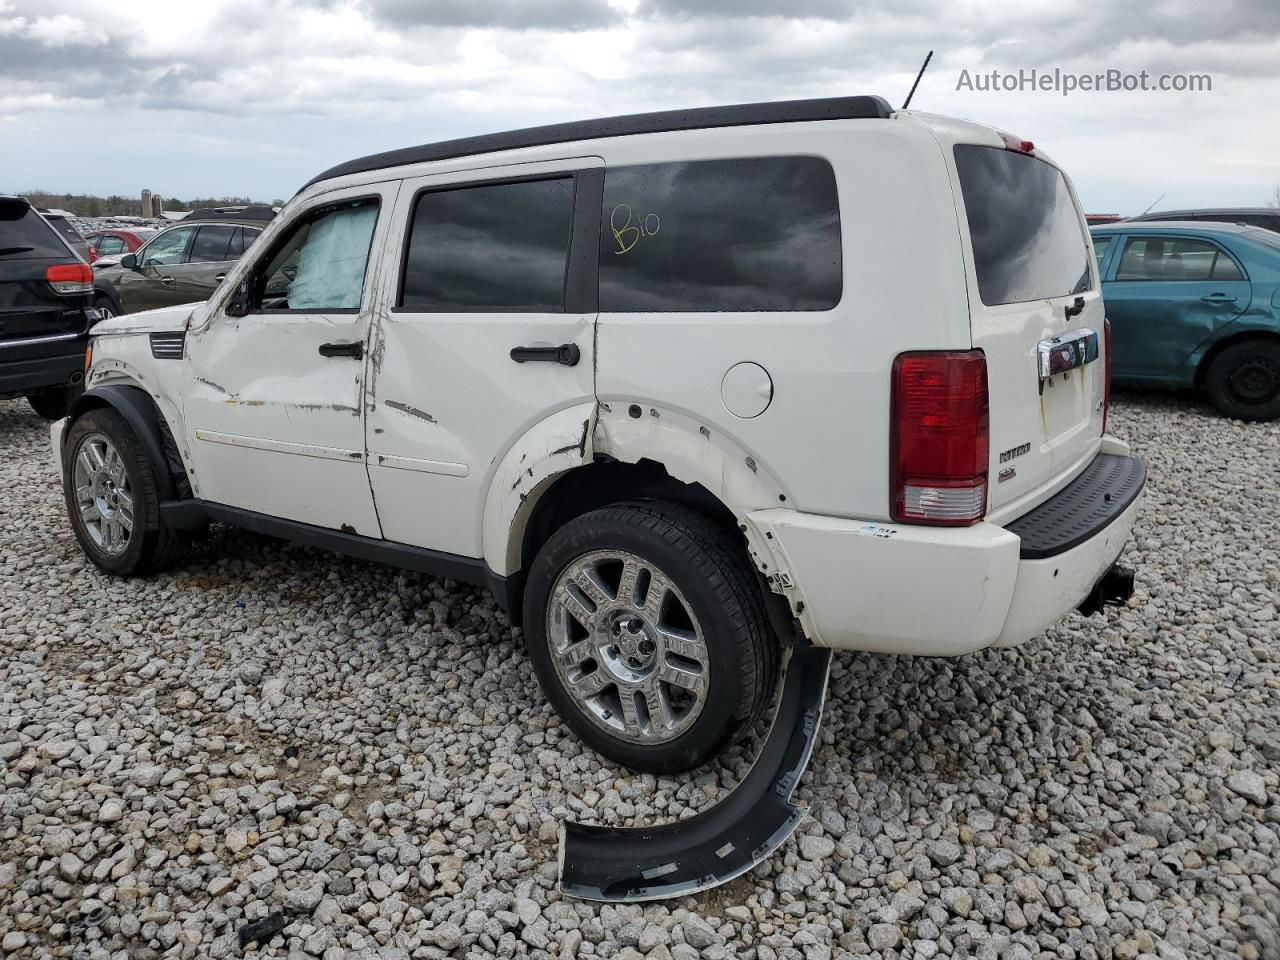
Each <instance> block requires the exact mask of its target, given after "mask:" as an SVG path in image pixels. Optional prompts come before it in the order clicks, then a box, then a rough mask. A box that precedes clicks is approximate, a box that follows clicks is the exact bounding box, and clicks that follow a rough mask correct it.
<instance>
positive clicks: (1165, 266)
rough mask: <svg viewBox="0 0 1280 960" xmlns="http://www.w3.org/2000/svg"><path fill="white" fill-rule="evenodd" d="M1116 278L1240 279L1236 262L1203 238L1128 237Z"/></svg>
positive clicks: (1162, 279) (1161, 279)
mask: <svg viewBox="0 0 1280 960" xmlns="http://www.w3.org/2000/svg"><path fill="white" fill-rule="evenodd" d="M1116 279H1117V280H1130V281H1132V280H1160V281H1165V280H1240V279H1242V277H1241V274H1240V268H1239V267H1238V266H1236V262H1235V261H1234V260H1232V259H1231V258H1230V257H1229V256H1227V255H1226V254H1225V253H1223V252H1222V251H1221V250H1219V249H1218V247H1217V246H1216V245H1215V244H1212V243H1209V242H1208V241H1207V240H1193V239H1190V238H1188V237H1130V238H1129V242H1128V243H1126V244H1125V248H1124V253H1123V254H1122V255H1121V257H1120V266H1119V268H1118V269H1117V270H1116Z"/></svg>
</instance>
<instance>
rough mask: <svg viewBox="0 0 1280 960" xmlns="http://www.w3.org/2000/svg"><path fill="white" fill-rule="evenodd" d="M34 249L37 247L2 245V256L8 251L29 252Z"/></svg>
mask: <svg viewBox="0 0 1280 960" xmlns="http://www.w3.org/2000/svg"><path fill="white" fill-rule="evenodd" d="M34 249H35V247H0V257H3V256H4V255H5V254H6V253H29V252H31V251H32V250H34Z"/></svg>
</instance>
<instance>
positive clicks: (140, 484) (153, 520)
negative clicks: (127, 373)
mask: <svg viewBox="0 0 1280 960" xmlns="http://www.w3.org/2000/svg"><path fill="white" fill-rule="evenodd" d="M63 449H64V450H65V451H66V454H65V456H64V457H63V468H62V470H63V477H62V490H63V495H64V497H65V499H66V503H67V516H68V517H69V518H70V520H71V528H72V529H73V530H74V531H75V535H76V539H77V540H79V541H80V547H81V549H83V550H84V552H85V555H86V556H88V558H89V559H90V560H92V561H93V562H94V563H95V564H96V565H97V566H98V567H100V568H101V569H103V570H105V571H106V572H107V573H113V574H116V575H117V576H125V577H128V576H135V575H138V574H144V573H150V572H152V571H154V570H158V569H161V568H163V567H165V566H167V565H168V564H169V563H170V562H172V560H173V558H174V557H175V556H176V555H177V553H178V551H179V550H180V549H181V545H182V544H181V541H180V540H179V539H178V538H177V537H176V536H174V534H173V533H172V532H171V531H170V530H169V529H168V528H167V527H166V526H165V525H164V524H163V523H162V522H161V520H160V498H159V495H158V494H157V493H156V481H155V474H154V472H153V471H152V469H151V464H150V463H149V462H148V460H147V458H146V456H145V455H144V454H143V452H142V448H141V446H140V445H139V443H138V440H137V437H136V436H135V435H134V432H133V429H132V428H131V427H130V426H129V424H128V422H127V421H126V420H125V419H124V418H123V417H122V416H120V414H118V413H116V412H115V411H114V410H111V409H105V408H98V409H95V410H90V411H89V412H88V413H86V414H85V415H84V416H82V417H80V418H79V419H77V420H76V421H75V422H74V423H73V424H72V425H71V427H70V429H69V430H68V431H67V434H66V438H65V440H64V447H63ZM130 502H131V503H132V509H131V510H130V509H128V507H127V506H126V504H127V503H130Z"/></svg>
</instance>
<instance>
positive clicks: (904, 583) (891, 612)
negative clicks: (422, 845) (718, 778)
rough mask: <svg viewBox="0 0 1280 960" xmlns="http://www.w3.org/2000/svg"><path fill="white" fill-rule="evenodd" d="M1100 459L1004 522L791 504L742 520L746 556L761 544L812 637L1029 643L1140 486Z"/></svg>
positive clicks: (1125, 514) (1094, 573) (1106, 562)
mask: <svg viewBox="0 0 1280 960" xmlns="http://www.w3.org/2000/svg"><path fill="white" fill-rule="evenodd" d="M1104 456H1105V455H1104ZM1110 460H1111V461H1125V462H1124V463H1116V462H1105V461H1102V462H1095V464H1091V465H1090V467H1089V468H1088V469H1086V471H1085V472H1084V473H1083V474H1082V475H1081V477H1080V478H1077V480H1075V481H1072V483H1071V484H1069V485H1068V486H1067V487H1066V488H1064V489H1063V490H1062V491H1061V492H1060V493H1059V494H1057V495H1056V496H1055V497H1052V498H1051V499H1050V500H1048V501H1046V502H1045V503H1044V504H1042V505H1041V506H1040V507H1038V508H1037V509H1036V510H1034V511H1032V512H1031V513H1029V514H1028V515H1027V516H1026V517H1023V518H1019V520H1017V521H1014V522H1013V523H1010V524H1009V525H1008V526H1006V527H999V526H996V525H995V524H991V523H978V524H974V525H973V526H971V527H963V528H946V527H925V526H911V525H894V524H880V523H866V522H861V521H855V520H845V519H838V518H835V517H824V516H814V515H811V514H802V513H797V512H795V511H792V510H762V511H759V512H757V513H753V514H750V515H749V516H748V518H747V520H748V523H749V524H750V528H751V534H752V537H751V539H752V542H753V543H754V544H755V545H757V550H756V553H757V555H759V554H760V549H759V547H760V545H764V549H766V550H767V551H768V552H769V554H770V555H771V557H772V560H773V563H771V564H770V566H771V567H772V568H773V576H774V578H775V580H781V583H782V586H783V588H784V592H786V593H787V594H788V595H789V598H790V599H791V602H792V609H793V610H796V611H798V617H799V620H800V622H801V625H802V626H803V627H804V630H805V633H806V634H807V635H808V636H809V638H810V639H811V640H812V641H813V642H814V643H816V644H819V645H821V646H828V647H835V648H838V649H846V650H870V651H876V652H881V653H905V654H916V655H924V656H956V655H959V654H964V653H971V652H973V651H975V650H980V649H983V648H984V647H990V646H1013V645H1016V644H1019V643H1023V642H1025V641H1027V640H1030V639H1031V638H1032V637H1035V636H1038V635H1039V634H1040V633H1042V632H1043V631H1044V630H1045V629H1046V628H1047V627H1050V626H1052V625H1053V624H1054V623H1056V622H1058V621H1059V620H1061V619H1062V618H1063V617H1064V616H1065V615H1067V614H1068V613H1070V612H1071V611H1072V610H1074V609H1075V608H1076V607H1078V606H1079V605H1080V604H1081V603H1082V602H1083V601H1084V600H1085V599H1086V598H1087V597H1088V596H1089V595H1090V593H1091V592H1092V591H1093V588H1094V586H1095V585H1096V584H1097V583H1098V582H1099V580H1101V579H1102V578H1103V576H1104V575H1105V574H1106V573H1107V571H1108V570H1109V569H1110V568H1111V567H1112V565H1113V564H1114V563H1115V561H1116V558H1117V557H1119V555H1120V552H1121V550H1122V549H1123V548H1124V545H1125V543H1126V542H1127V541H1128V539H1129V537H1130V535H1131V533H1132V532H1133V525H1134V521H1135V519H1136V517H1137V511H1138V500H1139V495H1140V493H1141V490H1142V486H1143V483H1144V482H1145V470H1143V469H1142V467H1141V464H1140V463H1138V462H1137V461H1133V460H1132V458H1129V457H1111V458H1110ZM1100 475H1101V476H1100ZM1081 481H1085V482H1083V483H1082V482H1081ZM1122 487H1123V490H1122V489H1121V488H1122ZM1108 496H1109V497H1110V499H1109V500H1108V499H1107V497H1108ZM1033 515H1038V517H1036V516H1033ZM1055 517H1056V518H1057V522H1056V523H1055V522H1054V518H1055ZM1065 527H1069V528H1070V529H1064V528H1065ZM1020 533H1021V534H1022V535H1019V534H1020ZM765 572H766V573H769V572H770V571H768V570H766V571H765ZM787 584H790V586H787Z"/></svg>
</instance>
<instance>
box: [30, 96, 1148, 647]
mask: <svg viewBox="0 0 1280 960" xmlns="http://www.w3.org/2000/svg"><path fill="white" fill-rule="evenodd" d="M955 144H979V145H984V146H990V147H993V148H998V149H1000V148H1003V147H1004V141H1003V140H1002V138H1001V136H1000V134H998V133H997V132H995V131H993V130H991V129H990V128H986V127H981V126H978V125H974V124H969V123H963V122H959V121H953V120H946V119H944V118H937V117H930V116H927V115H923V114H918V113H912V112H898V113H896V114H894V115H893V116H892V117H890V118H887V119H879V120H865V119H849V120H822V121H816V122H798V123H771V124H763V125H742V126H726V127H722V128H715V129H698V130H676V131H667V132H657V133H650V134H643V135H630V136H618V137H597V138H593V139H590V140H583V141H578V142H568V143H555V144H546V145H539V146H530V147H523V148H517V149H510V150H502V151H498V152H487V153H478V154H471V155H466V156H459V157H453V158H449V159H440V160H432V161H427V162H419V163H409V164H405V165H399V166H390V167H385V168H380V169H376V170H373V171H367V172H360V173H354V174H351V175H347V176H337V177H332V178H328V179H322V180H319V181H317V182H314V183H312V184H310V185H309V186H307V187H306V188H305V189H304V190H303V191H301V192H300V193H299V194H298V195H297V196H295V197H294V198H293V199H292V200H291V201H290V202H289V203H288V205H287V206H286V207H285V208H284V209H283V210H282V211H281V212H280V214H279V216H277V217H276V219H275V221H274V222H273V223H272V224H271V225H270V226H268V227H267V228H266V229H265V230H264V232H263V236H262V237H261V239H260V240H259V241H258V243H257V244H256V246H255V248H254V250H253V251H252V252H251V253H250V254H248V255H246V256H245V257H244V258H242V259H241V261H240V262H238V263H237V264H236V265H235V266H234V267H232V268H231V270H230V271H229V274H228V277H227V279H226V281H225V282H224V283H223V284H222V285H221V287H220V288H219V290H218V292H217V293H216V295H215V296H214V297H213V299H211V300H210V301H209V302H207V303H204V304H197V305H192V306H187V307H180V308H170V309H164V310H157V311H151V312H148V313H140V314H135V315H131V316H122V317H116V318H113V319H110V320H108V321H106V322H104V323H101V324H99V325H98V326H97V327H96V328H95V329H94V346H93V362H92V367H91V369H90V371H89V374H88V381H87V385H88V387H89V388H90V389H91V390H92V389H94V388H100V387H104V386H107V385H112V384H125V385H133V386H137V387H140V388H141V389H143V390H145V391H146V393H147V394H149V395H150V396H151V397H152V398H153V399H154V402H155V403H156V405H157V407H158V409H159V411H160V412H161V414H162V416H163V418H164V420H165V422H166V424H167V426H168V429H169V431H170V433H171V434H172V437H173V439H174V441H175V445H176V448H177V451H178V453H179V455H180V456H181V460H182V464H183V466H184V467H185V470H186V475H187V478H188V479H189V482H190V487H191V492H192V495H193V497H194V498H197V499H199V500H200V501H203V502H206V503H210V504H220V505H225V506H228V507H231V508H234V509H236V510H238V511H242V512H244V513H246V514H254V515H261V516H266V517H271V518H277V519H280V520H285V521H290V522H293V523H296V524H302V525H307V526H308V527H309V528H317V529H321V530H328V531H334V532H338V533H341V534H345V535H347V536H348V537H359V538H365V539H367V540H370V541H378V542H385V543H387V544H390V545H393V546H399V545H403V546H406V547H409V548H416V549H419V550H422V551H429V552H431V553H433V554H438V555H440V556H442V557H444V558H456V559H458V560H459V562H463V563H468V564H472V565H474V567H475V568H476V569H480V568H481V564H482V565H483V570H484V572H485V574H486V575H487V576H488V577H489V578H490V579H491V580H492V581H495V582H500V581H506V580H509V579H511V578H516V577H518V576H519V574H520V571H521V569H522V565H523V564H524V563H525V558H524V557H523V556H522V553H523V549H524V546H523V545H524V535H525V532H526V528H527V525H528V524H529V522H530V518H531V516H533V514H534V511H535V508H536V507H537V504H538V502H539V500H540V498H541V497H542V496H544V495H545V494H546V492H547V491H548V490H550V489H551V488H552V487H553V484H554V482H555V481H557V480H558V479H560V478H563V477H564V476H565V475H566V474H567V473H568V472H571V471H575V470H578V469H581V468H583V467H584V466H585V465H590V464H592V463H593V462H595V461H597V460H600V459H606V458H607V459H609V460H611V461H616V462H621V463H624V464H639V463H641V462H642V461H652V462H654V463H656V464H660V465H661V466H662V467H663V468H664V469H665V471H666V473H667V474H668V475H669V476H671V477H673V478H675V479H676V480H679V481H681V482H683V483H688V484H698V485H700V487H701V488H703V489H704V490H705V491H707V492H708V493H709V494H710V495H711V496H712V497H714V498H715V499H716V500H718V501H719V502H720V503H721V504H723V506H724V507H725V508H727V509H728V510H729V511H730V512H731V513H732V514H733V516H734V517H735V518H736V519H737V521H738V523H739V525H740V529H741V530H742V532H743V534H744V535H745V539H746V541H747V545H748V548H749V551H750V554H751V557H752V560H753V562H754V563H755V565H756V567H757V569H758V570H759V571H760V573H761V575H762V576H763V577H764V578H765V579H766V580H767V582H768V584H769V586H770V588H771V589H772V590H773V591H774V592H775V593H778V594H780V595H781V596H783V597H784V598H785V599H786V601H787V603H788V604H789V606H790V609H791V611H792V613H793V615H794V617H795V618H796V619H797V620H798V622H799V623H800V625H801V627H802V629H803V631H804V633H805V634H806V635H807V636H808V638H809V639H810V640H811V641H812V642H813V643H815V644H818V645H823V646H829V647H834V648H840V649H849V650H872V651H882V652H889V653H905V654H927V655H957V654H963V653H968V652H971V651H974V650H978V649H981V648H983V647H988V646H992V645H1000V646H1004V645H1011V644H1017V643H1021V642H1023V641H1026V640H1028V639H1030V638H1032V637H1034V636H1036V635H1038V634H1040V633H1041V632H1042V631H1043V630H1044V629H1045V628H1046V627H1048V626H1049V625H1051V624H1053V623H1054V622H1056V621H1057V620H1058V619H1060V618H1061V617H1062V616H1063V615H1065V614H1067V613H1068V612H1070V611H1071V610H1073V609H1074V608H1075V607H1076V606H1077V605H1078V604H1079V603H1080V602H1081V601H1082V600H1083V599H1084V598H1085V596H1086V595H1087V594H1088V593H1089V592H1090V590H1091V589H1092V588H1093V586H1094V584H1096V583H1097V582H1098V580H1099V578H1101V577H1102V576H1103V575H1104V573H1105V572H1106V571H1107V570H1108V569H1109V568H1110V567H1111V566H1112V565H1113V563H1114V562H1115V560H1116V558H1117V556H1118V555H1119V553H1120V552H1121V549H1122V547H1123V546H1124V544H1125V542H1126V541H1127V540H1128V538H1129V535H1130V532H1131V529H1132V526H1133V523H1134V517H1135V513H1136V509H1137V501H1136V500H1135V501H1134V503H1133V504H1131V505H1130V506H1129V507H1128V508H1127V509H1126V510H1125V511H1124V513H1123V514H1122V515H1121V516H1119V517H1118V518H1116V519H1115V520H1114V521H1113V522H1111V523H1110V524H1109V525H1108V526H1107V527H1106V528H1105V530H1103V531H1102V532H1101V533H1099V534H1098V535H1097V536H1093V537H1091V538H1090V539H1088V540H1086V541H1085V542H1083V543H1081V544H1079V545H1077V546H1075V547H1074V548H1072V549H1070V550H1066V551H1064V552H1061V553H1059V554H1057V555H1056V556H1053V557H1051V558H1049V559H1028V558H1024V557H1022V556H1020V540H1019V537H1018V535H1016V534H1015V533H1013V532H1010V531H1009V530H1008V529H1006V527H1007V525H1008V523H1009V522H1010V521H1012V520H1014V519H1015V518H1017V517H1020V516H1022V515H1024V514H1026V513H1027V512H1028V511H1030V510H1031V509H1033V508H1034V507H1036V506H1037V505H1039V504H1041V503H1043V502H1044V501H1046V500H1048V499H1049V498H1051V497H1052V496H1054V495H1055V494H1056V493H1058V492H1059V491H1061V490H1062V489H1063V488H1064V487H1065V486H1067V485H1068V484H1069V483H1070V482H1071V481H1072V480H1073V479H1075V478H1076V477H1077V476H1079V475H1080V474H1081V473H1082V472H1083V471H1084V470H1085V468H1086V467H1087V466H1088V464H1089V463H1090V462H1091V461H1092V460H1093V459H1094V458H1095V457H1096V456H1097V455H1098V454H1099V453H1109V454H1117V455H1123V454H1125V453H1126V452H1127V448H1126V447H1125V445H1124V444H1123V443H1121V442H1120V441H1118V440H1116V439H1114V438H1112V437H1110V436H1106V435H1104V433H1103V427H1102V424H1103V416H1104V408H1103V394H1104V384H1103V376H1102V369H1101V368H1102V364H1101V363H1100V362H1097V363H1092V364H1089V365H1087V366H1085V367H1083V368H1081V370H1080V371H1078V372H1077V375H1076V376H1074V377H1067V376H1064V377H1062V378H1061V379H1059V380H1057V382H1055V383H1052V384H1051V385H1050V386H1051V389H1048V390H1045V389H1044V386H1043V383H1042V382H1041V381H1039V380H1038V378H1037V376H1036V372H1035V364H1036V347H1037V344H1038V343H1040V342H1041V341H1044V340H1045V339H1046V338H1052V337H1054V336H1057V335H1059V334H1062V333H1064V332H1065V331H1068V330H1070V329H1078V328H1091V329H1093V330H1095V331H1098V332H1099V333H1101V331H1102V328H1103V318H1102V302H1101V295H1100V284H1099V283H1098V282H1097V277H1096V269H1094V271H1093V272H1094V276H1093V278H1092V283H1090V284H1089V289H1088V290H1087V291H1086V292H1085V293H1084V294H1083V295H1082V296H1083V300H1084V304H1083V309H1082V312H1081V313H1080V315H1079V316H1078V317H1077V318H1075V319H1074V320H1072V319H1070V318H1067V317H1064V310H1063V307H1064V305H1066V304H1067V303H1069V302H1070V301H1072V299H1073V297H1060V298H1053V299H1040V300H1033V301H1029V302H1020V303H1014V304H1008V305H1005V306H998V307H985V306H984V305H983V302H982V299H981V297H980V295H979V291H978V287H977V280H976V279H975V276H974V272H973V270H972V267H971V265H972V262H973V253H972V251H971V249H970V233H969V230H968V229H967V227H966V223H965V211H964V209H963V198H962V191H961V188H960V184H959V181H958V176H957V172H956V168H955V164H954V163H953V162H952V160H951V151H952V147H953V146H954V145H955ZM774 155H788V156H790V155H805V156H817V157H822V158H826V159H827V160H829V161H830V163H831V166H832V168H833V170H834V173H835V178H836V185H837V188H838V195H839V203H840V210H841V225H842V234H841V238H842V261H841V266H842V272H843V296H842V297H841V299H840V301H839V303H838V304H837V306H836V307H835V308H834V309H830V310H824V311H814V312H796V313H770V312H759V313H608V312H599V311H595V312H582V313H572V312H567V311H566V312H559V313H532V312H523V313H501V312H494V313H481V312H469V313H458V314H452V313H440V312H436V313H413V312H408V311H405V310H403V309H395V307H394V305H395V303H396V297H397V290H398V284H399V283H400V276H401V263H402V259H403V256H404V249H403V245H404V244H405V243H406V242H407V240H406V236H407V231H408V228H409V223H410V217H411V215H412V210H413V203H414V198H415V196H416V195H417V193H418V191H419V190H420V189H422V188H424V187H428V186H430V187H439V186H446V185H450V184H463V183H465V184H476V183H480V182H485V181H490V180H495V181H496V180H502V179H506V178H512V177H516V176H518V177H532V176H538V175H541V174H548V173H556V172H562V171H584V170H592V169H594V170H605V171H607V170H609V169H611V168H612V167H614V166H616V165H637V164H656V163H670V162H680V161H694V160H708V159H716V158H735V157H742V156H774ZM1036 156H1037V157H1038V158H1039V159H1042V160H1043V159H1044V157H1043V155H1041V154H1039V153H1037V154H1036ZM1046 162H1047V161H1046ZM371 196H373V197H376V198H377V199H378V202H379V205H380V214H379V216H378V218H377V224H376V227H375V231H374V235H373V242H372V247H371V256H370V259H369V263H368V267H367V272H366V279H365V284H364V289H363V299H362V301H361V305H360V308H359V310H356V311H350V312H346V313H329V314H324V313H311V314H304V315H298V314H293V315H290V316H287V317H281V316H278V315H274V316H273V315H264V314H255V313H250V314H249V315H247V316H230V315H228V313H227V307H228V304H229V303H230V302H231V299H232V297H233V296H234V295H235V292H236V291H237V289H238V287H239V286H240V284H241V282H242V281H243V280H244V279H245V278H246V276H248V275H249V272H250V271H251V270H252V269H253V268H254V266H255V263H256V262H257V261H259V260H260V259H261V258H262V257H263V256H265V255H266V252H267V251H269V250H270V249H271V247H272V244H273V242H274V241H275V240H276V239H277V238H278V237H280V236H282V235H283V233H284V232H286V231H288V230H289V229H290V227H291V224H293V223H294V222H296V218H297V217H298V216H300V215H303V214H305V213H306V212H307V211H308V210H311V209H314V208H315V207H317V206H320V205H326V204H330V203H332V202H334V201H336V200H341V199H345V198H357V197H360V198H364V197H371ZM743 202H744V203H746V202H750V198H743ZM1077 209H1078V205H1077ZM1079 219H1080V231H1081V243H1082V244H1084V243H1085V240H1086V238H1087V231H1086V227H1085V224H1084V220H1083V216H1081V217H1080V218H1079ZM1090 263H1092V260H1090ZM157 333H159V334H163V333H175V334H177V333H183V334H185V348H184V350H183V352H182V356H181V358H180V359H158V358H157V357H156V356H154V355H153V351H152V347H151V342H150V339H151V338H150V335H151V334H157ZM333 342H343V343H360V344H363V345H364V349H363V356H362V357H361V358H359V359H329V358H325V357H320V356H317V350H318V347H319V346H320V345H321V344H327V343H333ZM521 344H542V345H546V344H552V345H560V344H575V345H576V346H577V347H578V349H579V350H580V351H581V357H582V360H581V362H580V363H578V364H577V365H575V366H562V365H557V364H541V363H513V362H512V360H511V358H510V357H509V356H508V351H509V350H510V348H512V347H514V346H517V345H521ZM973 349H978V350H981V351H983V353H984V354H985V357H986V361H987V365H988V370H989V391H990V447H989V449H990V458H991V465H990V482H989V486H988V488H987V498H988V501H987V509H986V512H985V516H984V517H983V518H982V519H981V520H980V521H979V522H976V523H974V524H972V525H969V526H958V527H940V526H928V525H918V524H909V523H901V522H895V521H894V520H892V519H891V512H890V506H889V504H890V490H889V473H890V469H889V457H890V451H889V439H890V409H889V397H890V377H891V371H892V367H893V363H894V360H895V358H896V357H897V356H898V355H900V354H902V353H904V352H907V351H919V350H928V351H937V350H953V351H969V350H973ZM744 363H747V364H755V365H756V367H746V368H740V367H739V365H740V364H744ZM757 369H762V370H764V371H767V376H761V375H756V374H753V371H754V370H757ZM731 371H736V372H734V373H733V374H732V375H730V372H731ZM744 371H745V373H744ZM752 376H755V378H756V379H755V380H752ZM1038 385H1039V388H1040V393H1039V394H1038V393H1037V387H1038ZM752 396H759V397H762V398H766V399H765V401H764V402H765V403H766V404H767V410H765V412H763V413H761V414H760V415H757V416H750V417H742V416H738V415H736V414H735V413H733V412H731V411H730V409H729V408H730V406H733V407H734V408H735V409H741V407H740V404H742V403H744V402H745V403H747V404H748V406H750V404H751V402H752V401H751V397H752ZM637 412H638V415H637ZM64 427H65V421H64V422H63V423H61V424H57V425H55V426H54V428H53V448H54V451H55V456H57V455H59V453H60V450H61V443H60V437H61V433H62V430H63V429H64ZM1023 445H1026V447H1027V451H1028V452H1027V453H1026V454H1025V455H1023V456H1020V458H1019V461H1018V464H1017V471H1016V473H1014V474H1012V475H1011V476H1010V477H1009V482H1007V483H997V480H996V477H997V474H998V473H999V472H1000V471H1001V470H1002V469H1006V472H1008V471H1007V468H1005V467H1004V464H1003V462H1002V461H1000V460H999V457H1000V456H1001V454H1002V453H1004V452H1006V451H1009V450H1011V449H1020V448H1021V447H1022V446H1023Z"/></svg>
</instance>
